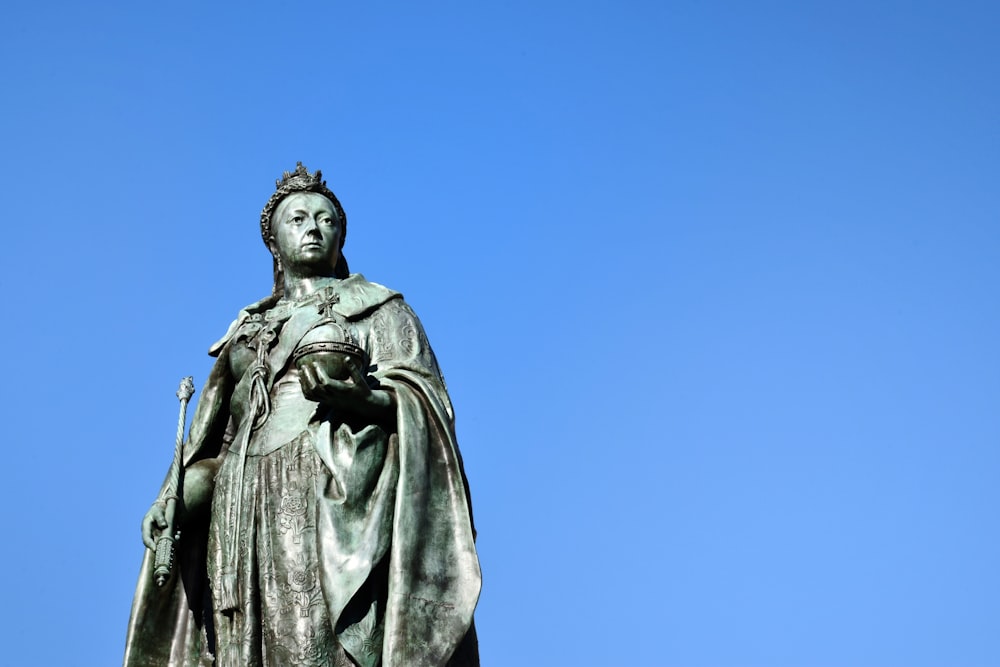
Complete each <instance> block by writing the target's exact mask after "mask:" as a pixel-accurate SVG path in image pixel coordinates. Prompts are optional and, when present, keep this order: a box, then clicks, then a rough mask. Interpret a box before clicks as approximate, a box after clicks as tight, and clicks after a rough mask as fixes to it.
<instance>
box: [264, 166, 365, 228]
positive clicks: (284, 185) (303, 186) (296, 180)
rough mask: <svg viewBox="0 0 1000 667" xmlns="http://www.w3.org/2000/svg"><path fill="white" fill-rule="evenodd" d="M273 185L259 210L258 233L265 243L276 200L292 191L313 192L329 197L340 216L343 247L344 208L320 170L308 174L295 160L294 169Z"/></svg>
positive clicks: (345, 218) (278, 200) (285, 173)
mask: <svg viewBox="0 0 1000 667" xmlns="http://www.w3.org/2000/svg"><path fill="white" fill-rule="evenodd" d="M274 187H275V188H276V190H275V192H274V194H273V195H271V198H270V199H268V200H267V203H266V204H264V210H262V211H261V212H260V235H261V237H262V238H263V239H264V244H265V245H270V244H269V243H268V241H269V239H270V238H271V216H272V215H273V214H274V209H275V208H277V207H278V202H280V201H281V200H282V199H284V198H285V197H287V196H288V195H290V194H292V193H294V192H315V193H316V194H320V195H323V196H324V197H326V198H327V199H329V200H330V202H331V203H332V204H333V208H334V209H336V211H337V215H338V216H340V223H341V225H342V226H343V232H342V233H341V235H340V245H341V247H343V245H344V239H345V238H346V237H347V216H346V215H345V214H344V209H343V207H342V206H341V205H340V202H339V201H338V200H337V197H336V196H335V195H334V194H333V192H332V191H331V190H330V188H328V187H326V181H324V180H323V172H322V171H320V170H319V169H317V170H316V172H315V173H313V174H311V175H310V174H309V170H308V169H306V168H305V167H304V166H303V165H302V163H301V162H296V163H295V171H286V172H284V173H282V176H281V178H279V179H276V180H275V181H274Z"/></svg>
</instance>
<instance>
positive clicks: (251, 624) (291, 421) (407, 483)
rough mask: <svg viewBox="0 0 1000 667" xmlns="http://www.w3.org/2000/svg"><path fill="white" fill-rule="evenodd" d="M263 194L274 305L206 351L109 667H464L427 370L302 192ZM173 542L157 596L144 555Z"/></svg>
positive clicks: (474, 578) (317, 203) (473, 659)
mask: <svg viewBox="0 0 1000 667" xmlns="http://www.w3.org/2000/svg"><path fill="white" fill-rule="evenodd" d="M277 185H278V188H277V192H276V193H275V195H273V196H272V197H271V199H270V200H269V201H268V203H267V205H266V206H265V209H264V212H263V214H262V216H261V229H262V231H263V232H264V238H265V241H266V243H267V244H268V247H269V248H270V249H271V251H272V254H273V255H274V276H275V287H274V291H273V293H272V295H271V296H269V297H267V298H265V299H263V300H261V301H259V302H257V303H255V304H253V305H251V306H248V307H247V308H245V309H244V310H242V311H241V312H240V313H239V315H238V317H237V318H236V320H235V321H234V322H233V324H232V325H231V326H230V327H229V330H228V331H227V332H226V334H225V336H223V338H222V339H221V340H220V341H218V342H217V343H216V344H215V345H213V346H212V348H211V350H210V353H211V354H213V355H214V356H216V357H217V358H218V359H217V361H216V364H215V366H214V368H213V370H212V372H211V374H210V376H209V378H208V380H207V381H206V383H205V385H204V387H203V388H202V391H201V395H200V397H199V399H198V403H197V408H196V410H195V413H194V417H193V419H192V422H191V428H190V432H189V434H188V437H187V439H186V441H184V442H183V446H182V447H180V448H179V450H178V452H179V453H178V456H177V464H176V466H174V467H172V470H171V472H170V473H168V476H167V480H166V481H165V483H164V487H163V489H162V490H161V493H160V496H159V498H158V500H157V501H156V502H155V503H154V504H153V506H152V508H151V509H150V510H149V512H148V513H147V514H146V517H145V518H144V520H143V540H144V542H145V543H146V546H147V547H148V549H147V552H146V556H145V559H144V561H143V565H142V570H141V572H140V575H139V583H138V586H137V588H136V594H135V600H134V602H133V606H132V616H131V619H130V622H129V628H128V638H127V644H126V650H125V665H127V666H135V667H138V666H150V667H152V666H156V667H163V666H165V665H178V666H185V667H186V666H193V665H217V666H218V667H247V666H255V665H261V666H262V665H315V666H317V667H318V666H320V665H323V666H326V665H338V666H341V665H343V666H353V665H357V666H362V667H375V665H383V666H385V667H431V666H438V667H443V666H445V665H450V666H453V667H466V666H475V665H478V664H479V657H478V648H477V646H476V639H475V628H474V625H473V611H474V609H475V606H476V602H477V600H478V597H479V590H480V585H481V577H480V570H479V561H478V558H477V556H476V550H475V544H474V535H475V531H474V528H473V523H472V510H471V505H470V501H469V495H468V485H467V483H466V480H465V473H464V470H463V468H462V460H461V456H460V454H459V451H458V445H457V443H456V441H455V430H454V413H453V411H452V407H451V402H450V400H449V398H448V393H447V390H446V389H445V384H444V380H443V378H442V376H441V372H440V370H439V368H438V365H437V361H436V359H435V357H434V353H433V351H432V350H431V347H430V344H429V343H428V341H427V337H426V336H425V335H424V331H423V328H422V327H421V325H420V321H419V320H418V319H417V317H416V315H415V314H414V313H413V311H412V310H411V309H410V308H409V306H407V305H406V303H405V302H404V301H403V298H402V296H401V295H400V294H399V293H398V292H394V291H392V290H390V289H388V288H386V287H383V286H382V285H378V284H376V283H371V282H368V281H367V280H365V279H364V277H363V276H361V275H360V274H350V273H348V271H347V263H346V261H345V260H344V258H343V255H342V253H341V248H342V246H343V238H344V234H345V231H346V228H345V224H346V219H345V218H344V215H343V210H342V209H341V207H340V204H339V202H337V201H336V199H335V198H333V195H332V193H331V192H330V191H329V190H328V189H327V188H326V184H325V182H323V181H322V179H321V176H320V172H316V173H315V174H309V173H308V172H307V171H306V170H305V168H304V167H302V165H301V163H300V164H299V166H298V168H297V169H296V171H295V172H293V173H289V172H286V173H285V176H284V178H283V179H281V180H279V181H278V183H277ZM179 397H180V394H179ZM185 400H186V399H182V415H183V405H184V401H185ZM178 487H180V488H179V489H178ZM177 490H179V491H180V492H177ZM177 529H180V530H181V535H182V536H181V537H180V538H179V539H178V540H177V541H176V544H175V554H174V559H173V561H174V562H173V567H172V568H170V569H169V570H168V569H166V568H165V567H161V568H160V569H159V570H158V572H159V573H160V574H161V577H160V578H161V582H160V583H159V584H158V582H157V581H156V577H155V576H154V568H155V566H156V565H157V563H156V562H155V561H156V560H157V557H156V556H155V555H154V552H153V549H154V547H155V546H156V542H157V540H158V539H159V541H160V542H163V543H166V544H168V545H169V542H170V540H169V539H164V537H166V538H170V537H173V535H174V534H175V532H176V530H177ZM159 560H160V561H163V560H164V557H160V558H159ZM160 565H163V563H160ZM167 573H169V574H167Z"/></svg>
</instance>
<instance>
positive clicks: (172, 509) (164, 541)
mask: <svg viewBox="0 0 1000 667" xmlns="http://www.w3.org/2000/svg"><path fill="white" fill-rule="evenodd" d="M193 394H194V378H192V377H191V376H188V377H186V378H184V379H183V380H181V386H180V387H179V388H178V389H177V398H178V399H179V400H180V402H181V411H180V416H179V417H178V418H177V439H176V441H175V443H174V460H173V462H172V463H171V464H170V473H169V474H168V475H167V483H166V486H164V488H163V493H162V494H161V495H160V500H161V501H163V502H164V503H165V506H164V509H163V514H164V518H165V519H166V521H167V527H166V528H164V529H163V532H161V533H160V536H159V537H158V538H157V539H156V555H155V558H154V559H153V578H154V579H155V580H156V585H157V586H162V585H163V584H165V583H166V581H167V579H169V578H170V570H171V569H173V566H174V542H175V541H176V540H177V538H178V537H180V533H179V532H177V533H175V528H176V526H175V523H176V522H175V515H176V513H177V499H178V494H179V493H181V491H182V490H183V488H184V486H183V485H184V463H183V456H182V453H183V450H184V424H185V422H186V421H187V406H188V401H189V400H191V396H192V395H193Z"/></svg>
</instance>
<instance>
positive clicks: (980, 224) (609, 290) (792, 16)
mask: <svg viewBox="0 0 1000 667" xmlns="http://www.w3.org/2000/svg"><path fill="white" fill-rule="evenodd" d="M998 35H1000V6H998V5H997V4H996V3H993V2H971V1H970V2H963V1H957V2H956V1H951V2H943V1H942V2H920V1H913V2H896V1H881V2H858V1H853V0H846V1H845V0H841V1H840V2H822V3H820V2H792V1H784V2H782V1H773V2H772V1H765V2H756V3H751V2H710V1H708V2H705V1H702V2H691V1H685V2H675V1H673V0H659V1H649V2H610V1H605V2H597V1H594V2H591V1H586V0H585V1H582V2H580V1H578V2H556V1H545V0H543V1H541V2H538V1H534V2H531V1H524V0H513V1H509V2H489V1H484V2H457V1H455V2H438V1H436V0H431V1H429V2H420V3H410V2H405V3H404V2H395V3H393V2H379V1H373V2H364V3H360V2H354V3H346V2H340V1H339V0H338V1H334V0H328V1H326V2H319V1H314V2H299V1H288V2H280V3H279V2H271V3H266V4H265V3H258V2H240V3H236V2H189V1H187V0H179V1H171V2H128V3H125V2H120V3H105V2H35V3H29V2H19V3H13V4H10V5H9V6H7V7H5V9H4V15H3V18H2V19H0V91H2V96H3V97H2V100H3V105H2V110H0V118H2V123H0V139H2V144H0V145H2V156H3V157H2V159H0V183H2V185H0V193H2V200H3V203H4V206H5V209H6V211H5V217H6V220H7V223H6V232H5V236H6V242H5V243H4V244H2V245H0V261H2V264H3V266H4V267H5V269H4V271H3V273H2V276H3V278H2V280H3V285H2V286H3V292H4V295H5V301H6V303H5V308H4V312H5V315H4V318H3V327H2V328H0V343H2V349H3V354H4V355H5V359H4V364H3V368H4V369H5V373H4V382H3V385H4V387H3V389H2V393H0V396H2V401H0V411H2V415H3V426H4V438H3V440H4V442H5V445H6V446H5V447H4V464H5V465H4V469H5V471H6V475H5V476H4V479H3V482H2V483H0V525H2V527H3V532H4V537H3V540H2V545H3V548H2V549H0V590H2V591H3V596H2V597H3V603H2V605H0V607H2V610H0V615H2V617H3V621H2V623H0V646H3V649H2V651H3V657H2V658H0V664H3V665H12V666H15V667H16V666H19V665H60V666H62V665H66V666H74V665H82V666H90V665H95V666H103V665H113V664H116V663H118V662H119V661H120V660H121V654H122V648H123V642H124V633H125V627H126V623H127V620H128V613H129V605H130V603H131V598H132V593H133V588H134V585H135V579H136V575H137V573H138V567H139V562H140V559H141V556H142V549H143V547H142V545H141V543H140V539H139V522H140V519H141V517H142V515H143V513H144V512H145V510H146V509H147V507H148V505H149V503H150V502H151V501H152V500H153V499H154V497H155V494H156V492H157V490H158V488H159V484H160V481H161V479H162V477H163V474H164V472H165V470H166V468H167V465H168V463H169V461H170V458H171V455H172V447H173V433H174V429H175V420H176V414H177V401H176V398H175V397H174V391H175V390H176V387H177V383H178V381H179V380H180V378H181V377H182V376H184V375H189V374H190V375H194V376H195V381H196V384H197V385H198V387H199V390H200V386H201V383H202V382H203V381H204V379H205V377H206V375H207V373H208V370H209V368H210V363H211V360H210V358H209V357H208V356H207V354H206V351H207V348H208V346H209V344H210V343H211V342H213V341H214V340H215V339H216V338H218V337H219V336H220V335H221V334H222V333H224V332H225V330H226V327H227V326H228V324H229V322H230V321H231V319H232V318H233V317H234V316H235V314H236V312H237V311H238V310H239V309H240V308H241V307H242V306H244V305H246V304H247V303H250V302H252V301H255V300H257V299H258V298H260V297H262V296H264V295H265V294H266V293H267V292H268V291H269V289H270V258H269V256H268V254H267V252H266V250H265V249H264V247H263V245H262V244H261V242H260V238H259V235H258V230H257V218H258V215H259V211H260V208H261V207H262V206H263V204H264V202H265V201H266V200H267V198H268V196H269V195H270V193H271V192H272V191H273V183H274V179H275V178H276V177H278V176H280V174H281V172H282V171H283V170H286V169H292V168H294V166H295V162H296V160H302V161H303V162H305V164H306V165H307V166H309V167H310V168H312V169H316V168H321V169H323V171H324V174H325V175H326V178H327V180H328V182H329V184H330V186H331V187H332V188H333V190H334V191H335V192H337V194H338V195H339V197H340V199H341V201H342V202H343V205H344V207H345V209H346V211H347V215H348V219H349V235H348V240H347V247H346V249H345V252H346V254H347V257H348V259H349V260H350V263H351V267H352V269H353V270H354V271H359V272H362V273H364V274H365V276H366V277H367V278H369V279H370V280H373V281H376V282H380V283H383V284H386V285H388V286H390V287H393V288H394V289H397V290H400V291H402V292H403V293H404V294H405V295H406V298H407V300H408V301H409V302H410V304H411V305H412V306H413V307H414V309H415V310H416V311H417V313H418V314H419V315H420V317H421V319H422V321H423V323H424V325H425V327H426V329H427V331H428V334H429V337H430V340H431V342H432V343H433V345H434V347H435V350H436V352H437V356H438V358H439V360H440V362H441V364H442V367H443V369H444V372H445V375H446V377H447V379H448V383H449V388H450V390H451V392H452V397H453V400H454V403H455V406H456V410H457V414H458V434H459V442H460V445H461V448H462V452H463V455H464V457H465V462H466V467H467V470H468V475H469V478H470V482H471V485H472V491H473V500H474V505H475V512H476V521H477V527H478V529H479V543H478V544H479V550H480V558H481V560H482V567H483V572H484V581H485V583H484V588H483V593H482V597H481V599H480V605H479V609H478V612H477V625H478V627H479V636H480V642H481V655H482V659H483V664H484V666H486V667H504V666H509V665H538V666H542V665H546V666H550V665H552V666H556V667H561V666H567V667H584V666H591V665H592V666H594V667H597V666H600V667H608V666H618V665H621V666H623V667H624V666H633V665H635V666H640V667H641V666H654V667H655V666H671V667H826V666H829V667H868V666H871V667H896V666H898V667H923V666H928V667H930V666H934V667H965V666H969V667H972V666H989V665H1000V641H998V636H1000V635H998V623H1000V539H998V523H1000V522H998V508H1000V484H998V477H1000V410H998V405H1000V351H998V341H1000V302H998V299H997V289H998V286H1000V261H998V257H1000V187H998V184H1000V129H998V128H1000V125H998V119H1000V39H998ZM197 395H198V394H196V396H197Z"/></svg>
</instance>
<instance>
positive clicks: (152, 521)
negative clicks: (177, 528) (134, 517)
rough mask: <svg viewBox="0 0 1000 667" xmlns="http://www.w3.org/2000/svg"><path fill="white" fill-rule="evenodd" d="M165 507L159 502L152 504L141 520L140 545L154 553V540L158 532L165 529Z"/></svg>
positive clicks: (158, 534)
mask: <svg viewBox="0 0 1000 667" xmlns="http://www.w3.org/2000/svg"><path fill="white" fill-rule="evenodd" d="M165 509H166V506H165V505H164V504H163V503H161V502H155V503H153V506H152V507H150V508H149V511H148V512H146V516H144V517H143V518H142V543H143V544H145V545H146V548H147V549H152V550H153V551H156V538H157V537H159V536H160V532H161V531H162V530H163V529H164V528H166V527H167V515H166V512H165V511H164V510H165Z"/></svg>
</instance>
